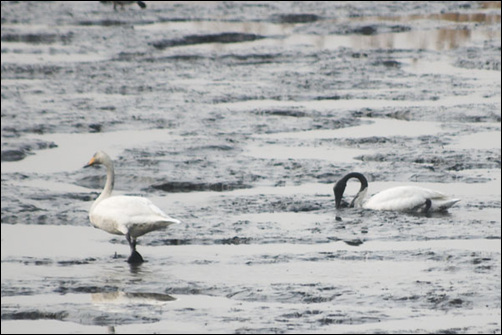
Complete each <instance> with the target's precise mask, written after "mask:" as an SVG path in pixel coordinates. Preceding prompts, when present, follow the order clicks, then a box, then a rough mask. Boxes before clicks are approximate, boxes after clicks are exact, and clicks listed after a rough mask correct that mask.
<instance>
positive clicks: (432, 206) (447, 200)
mask: <svg viewBox="0 0 502 335" xmlns="http://www.w3.org/2000/svg"><path fill="white" fill-rule="evenodd" d="M350 178H356V179H359V181H360V182H361V188H360V189H359V192H357V195H356V196H355V198H354V199H353V200H352V202H351V203H350V205H349V207H356V208H368V209H375V210H393V211H410V212H424V213H427V212H439V211H445V210H447V209H448V208H450V207H451V206H453V205H454V204H455V203H457V202H459V201H460V199H453V198H451V197H449V196H447V195H444V194H443V193H441V192H438V191H434V190H429V189H427V188H423V187H418V186H398V187H392V188H389V189H387V190H384V191H381V192H379V193H377V194H375V195H374V196H372V197H371V198H369V199H368V200H365V199H364V198H365V197H366V193H367V192H368V180H367V179H366V177H364V176H363V175H362V174H361V173H358V172H351V173H349V174H348V175H346V176H344V177H343V178H342V179H340V180H339V181H338V182H337V183H336V184H335V186H334V187H333V191H334V193H335V203H336V208H340V207H342V197H343V192H344V191H345V187H346V186H347V181H348V180H349V179H350Z"/></svg>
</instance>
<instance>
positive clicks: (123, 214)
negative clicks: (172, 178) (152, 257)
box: [84, 151, 179, 263]
mask: <svg viewBox="0 0 502 335" xmlns="http://www.w3.org/2000/svg"><path fill="white" fill-rule="evenodd" d="M96 164H103V165H104V166H106V184H105V188H104V189H103V192H101V194H100V195H99V197H98V198H97V199H96V201H94V203H93V204H92V206H91V209H90V210H89V219H90V221H91V224H92V225H93V226H94V227H95V228H99V229H102V230H104V231H106V232H108V233H110V234H116V235H125V237H126V239H127V242H129V246H130V247H131V256H129V258H128V260H127V261H128V262H129V263H142V262H143V257H141V255H140V254H139V252H137V251H136V239H137V238H138V237H139V236H141V235H144V234H146V233H149V232H151V231H154V230H158V229H163V228H166V227H168V226H169V225H171V224H173V223H179V221H178V220H176V219H173V218H171V217H169V215H167V214H165V213H164V212H163V211H162V210H161V209H160V208H158V207H157V206H155V205H154V204H153V203H152V202H151V201H150V200H148V199H146V198H143V197H134V196H123V195H121V196H114V197H112V196H111V194H112V190H113V185H114V182H115V171H114V169H113V162H112V160H111V159H110V156H108V155H107V154H106V153H104V152H103V151H98V152H96V153H95V154H94V156H93V157H92V158H91V160H90V161H89V163H87V165H86V166H84V167H89V166H92V165H96Z"/></svg>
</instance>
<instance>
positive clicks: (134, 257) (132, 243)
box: [126, 233, 143, 264]
mask: <svg viewBox="0 0 502 335" xmlns="http://www.w3.org/2000/svg"><path fill="white" fill-rule="evenodd" d="M126 239H127V242H129V247H130V248H131V256H129V258H128V259H127V262H128V263H131V264H138V263H143V257H141V255H140V254H139V252H137V251H136V239H135V238H134V237H131V235H129V233H127V234H126Z"/></svg>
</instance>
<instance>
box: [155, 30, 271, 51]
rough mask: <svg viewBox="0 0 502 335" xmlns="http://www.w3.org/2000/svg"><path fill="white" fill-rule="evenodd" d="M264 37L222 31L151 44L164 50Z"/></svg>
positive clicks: (247, 40)
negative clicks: (220, 32)
mask: <svg viewBox="0 0 502 335" xmlns="http://www.w3.org/2000/svg"><path fill="white" fill-rule="evenodd" d="M262 38H265V37H264V36H260V35H256V34H243V33H222V34H210V35H188V36H185V37H183V38H181V39H173V40H163V41H158V42H153V43H151V44H152V45H153V47H155V48H156V49H160V50H162V49H166V48H171V47H177V46H187V45H194V44H206V43H241V42H250V41H255V40H258V39H262Z"/></svg>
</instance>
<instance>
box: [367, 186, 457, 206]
mask: <svg viewBox="0 0 502 335" xmlns="http://www.w3.org/2000/svg"><path fill="white" fill-rule="evenodd" d="M427 199H430V200H431V208H430V210H431V211H435V210H444V209H446V208H448V207H451V206H452V205H453V204H455V203H456V202H458V201H459V200H458V199H451V198H449V197H448V196H446V195H445V194H443V193H441V192H438V191H434V190H430V189H427V188H423V187H418V186H399V187H393V188H389V189H387V190H384V191H382V192H380V193H377V194H375V195H374V196H372V197H371V198H370V199H369V200H368V201H367V202H366V203H365V204H364V208H369V209H375V210H396V211H412V210H419V209H424V208H425V202H426V200H427Z"/></svg>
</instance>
